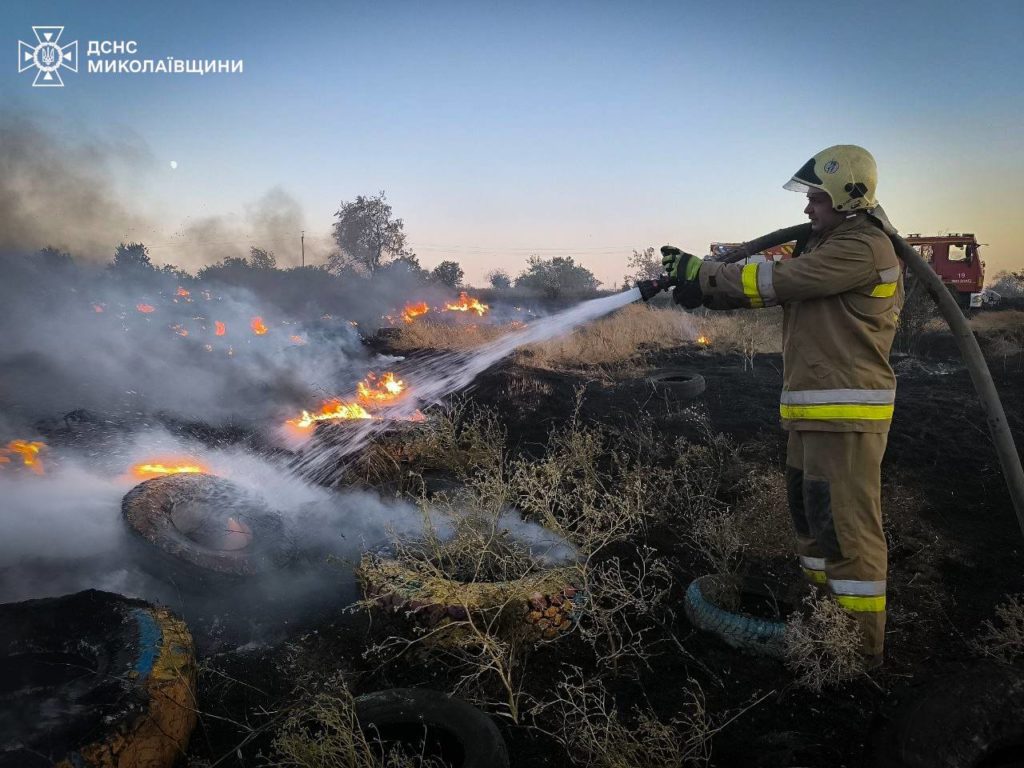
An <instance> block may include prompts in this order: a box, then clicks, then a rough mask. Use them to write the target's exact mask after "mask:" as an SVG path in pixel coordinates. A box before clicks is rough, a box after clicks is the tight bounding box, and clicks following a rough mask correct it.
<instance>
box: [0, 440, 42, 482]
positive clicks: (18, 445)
mask: <svg viewBox="0 0 1024 768" xmlns="http://www.w3.org/2000/svg"><path fill="white" fill-rule="evenodd" d="M45 447H46V443H43V442H40V441H39V440H31V441H30V440H11V442H9V443H8V444H7V447H6V448H0V464H10V463H11V457H12V456H21V463H22V465H23V466H26V467H28V468H29V469H30V470H32V471H33V472H35V473H36V474H37V475H42V474H44V472H43V463H42V462H41V461H40V460H39V452H40V451H41V450H42V449H43V448H45Z"/></svg>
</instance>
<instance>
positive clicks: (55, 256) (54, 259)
mask: <svg viewBox="0 0 1024 768" xmlns="http://www.w3.org/2000/svg"><path fill="white" fill-rule="evenodd" d="M39 261H40V262H41V263H42V264H44V265H45V266H46V267H49V268H51V269H59V268H62V267H69V266H71V264H72V263H73V260H72V258H71V254H70V253H68V252H67V251H62V250H61V249H60V248H54V247H53V246H52V245H48V246H46V247H45V248H43V249H41V250H40V251H39Z"/></svg>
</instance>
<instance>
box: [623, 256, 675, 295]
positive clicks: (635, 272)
mask: <svg viewBox="0 0 1024 768" xmlns="http://www.w3.org/2000/svg"><path fill="white" fill-rule="evenodd" d="M626 269H628V270H629V272H628V273H627V274H626V275H625V277H623V278H622V282H623V286H624V287H625V288H631V287H633V284H634V283H637V282H640V281H641V280H653V279H654V278H656V277H659V276H660V275H661V274H662V273H663V272H664V271H665V270H664V268H663V267H662V265H661V259H660V258H658V257H655V255H654V248H653V247H650V248H644V249H643V250H642V251H637V250H634V251H633V255H632V256H630V257H629V259H627V260H626Z"/></svg>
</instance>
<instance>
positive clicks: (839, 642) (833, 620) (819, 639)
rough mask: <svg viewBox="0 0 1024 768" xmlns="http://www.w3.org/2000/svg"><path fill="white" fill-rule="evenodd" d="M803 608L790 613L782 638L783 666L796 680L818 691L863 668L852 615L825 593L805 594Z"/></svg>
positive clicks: (840, 681) (852, 675)
mask: <svg viewBox="0 0 1024 768" xmlns="http://www.w3.org/2000/svg"><path fill="white" fill-rule="evenodd" d="M804 608H805V613H806V615H801V614H800V613H794V614H793V615H792V616H790V618H789V620H788V621H787V622H786V631H785V635H784V638H783V644H784V648H785V657H786V666H787V667H789V668H790V669H791V670H792V671H793V672H794V673H795V674H796V683H797V684H798V685H801V686H804V687H806V688H810V689H811V690H812V691H816V692H820V691H821V690H822V689H823V688H832V687H836V686H839V685H842V684H843V683H845V682H847V681H848V680H850V679H851V678H852V677H854V676H855V675H858V674H860V673H861V672H863V670H864V662H863V658H862V657H861V653H860V648H861V631H860V627H859V626H858V625H857V621H856V619H854V618H853V617H852V616H850V614H849V613H847V612H846V611H845V610H843V608H842V606H840V605H839V603H837V602H836V601H835V599H833V598H832V597H831V596H829V595H819V594H817V593H811V594H809V595H808V596H807V597H806V598H804Z"/></svg>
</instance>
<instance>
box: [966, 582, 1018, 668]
mask: <svg viewBox="0 0 1024 768" xmlns="http://www.w3.org/2000/svg"><path fill="white" fill-rule="evenodd" d="M971 645H972V647H973V648H974V650H975V651H977V652H978V653H982V654H984V655H986V656H994V657H995V658H997V659H1000V660H1002V661H1007V662H1009V661H1013V660H1015V659H1019V658H1021V657H1022V656H1024V595H1022V594H1017V595H1008V596H1007V598H1006V602H1004V603H1000V604H999V605H997V606H996V620H995V621H992V620H991V619H986V620H985V621H984V622H983V623H982V625H981V632H979V633H978V636H977V637H976V638H975V639H974V641H973V642H972V644H971Z"/></svg>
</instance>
